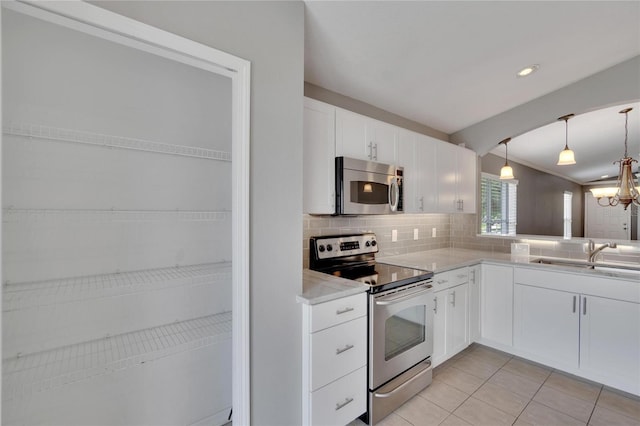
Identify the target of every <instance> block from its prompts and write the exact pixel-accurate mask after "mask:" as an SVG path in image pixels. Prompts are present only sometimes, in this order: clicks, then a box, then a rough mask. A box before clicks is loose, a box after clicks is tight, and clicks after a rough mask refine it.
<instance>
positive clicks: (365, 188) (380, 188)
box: [351, 180, 389, 204]
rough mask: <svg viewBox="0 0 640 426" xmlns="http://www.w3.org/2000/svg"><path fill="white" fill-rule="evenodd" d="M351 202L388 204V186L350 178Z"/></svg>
mask: <svg viewBox="0 0 640 426" xmlns="http://www.w3.org/2000/svg"><path fill="white" fill-rule="evenodd" d="M351 202H352V203H358V204H388V203H389V186H388V185H385V184H383V183H377V182H367V181H361V180H352V181H351Z"/></svg>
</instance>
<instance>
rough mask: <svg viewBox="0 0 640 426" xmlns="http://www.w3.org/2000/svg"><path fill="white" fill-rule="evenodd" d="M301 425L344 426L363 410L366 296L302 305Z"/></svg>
mask: <svg viewBox="0 0 640 426" xmlns="http://www.w3.org/2000/svg"><path fill="white" fill-rule="evenodd" d="M302 318H303V325H302V330H303V335H302V342H303V349H302V351H303V362H302V370H303V371H302V387H303V406H302V416H303V424H305V425H344V424H347V423H349V422H351V421H352V420H354V419H356V418H357V417H358V416H360V415H361V414H363V413H364V412H365V411H366V410H367V295H366V293H361V294H357V295H354V296H349V297H345V298H341V299H337V300H333V301H330V302H326V303H320V304H317V305H303V316H302Z"/></svg>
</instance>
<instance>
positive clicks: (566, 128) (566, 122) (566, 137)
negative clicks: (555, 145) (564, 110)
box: [564, 118, 569, 151]
mask: <svg viewBox="0 0 640 426" xmlns="http://www.w3.org/2000/svg"><path fill="white" fill-rule="evenodd" d="M564 149H565V151H567V150H569V119H568V118H565V119H564Z"/></svg>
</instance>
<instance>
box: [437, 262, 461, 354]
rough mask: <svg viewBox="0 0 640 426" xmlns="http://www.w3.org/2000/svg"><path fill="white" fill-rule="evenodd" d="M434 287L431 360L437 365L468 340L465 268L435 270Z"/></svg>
mask: <svg viewBox="0 0 640 426" xmlns="http://www.w3.org/2000/svg"><path fill="white" fill-rule="evenodd" d="M434 287H435V288H436V289H438V291H436V292H434V293H433V298H434V305H433V314H434V315H433V335H434V341H433V355H432V363H433V366H437V365H439V364H441V363H442V362H444V361H446V360H447V359H449V358H451V357H452V356H454V355H455V354H457V353H458V352H460V351H462V350H463V349H464V348H466V347H467V346H469V343H470V342H469V284H468V270H467V268H460V269H455V270H452V271H447V272H443V273H439V274H436V275H435V276H434ZM442 288H444V289H442Z"/></svg>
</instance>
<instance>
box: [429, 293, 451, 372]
mask: <svg viewBox="0 0 640 426" xmlns="http://www.w3.org/2000/svg"><path fill="white" fill-rule="evenodd" d="M447 292H448V290H442V291H437V292H435V293H433V302H434V304H433V355H432V357H431V359H432V362H433V365H434V366H436V365H438V364H440V363H441V362H443V361H444V360H445V359H446V356H445V355H446V352H447Z"/></svg>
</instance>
